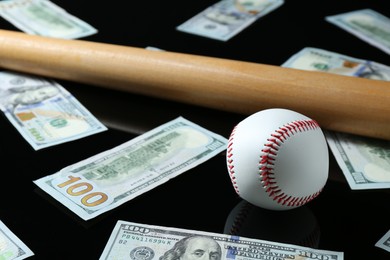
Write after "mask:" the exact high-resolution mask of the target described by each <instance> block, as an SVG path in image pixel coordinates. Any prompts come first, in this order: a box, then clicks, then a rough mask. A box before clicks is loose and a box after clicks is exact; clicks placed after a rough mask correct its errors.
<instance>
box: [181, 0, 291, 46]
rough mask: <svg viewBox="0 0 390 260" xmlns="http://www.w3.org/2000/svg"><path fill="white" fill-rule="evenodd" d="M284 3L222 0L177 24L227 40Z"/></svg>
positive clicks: (276, 0) (188, 30)
mask: <svg viewBox="0 0 390 260" xmlns="http://www.w3.org/2000/svg"><path fill="white" fill-rule="evenodd" d="M283 3H284V1H283V0H222V1H219V2H217V3H216V4H214V5H212V6H210V7H208V8H206V9H205V10H204V11H202V12H201V13H199V14H197V15H195V16H194V17H192V18H191V19H189V20H187V21H186V22H184V23H183V24H181V25H179V26H177V27H176V29H177V30H179V31H182V32H186V33H191V34H196V35H200V36H203V37H208V38H211V39H215V40H220V41H227V40H229V39H230V38H232V37H233V36H235V35H237V34H238V33H239V32H241V31H242V30H244V29H245V28H246V27H248V26H249V25H250V24H252V23H253V22H255V21H256V20H257V19H259V18H260V17H262V16H265V15H266V14H268V13H269V12H271V11H273V10H275V9H276V8H278V7H279V6H281V5H282V4H283Z"/></svg>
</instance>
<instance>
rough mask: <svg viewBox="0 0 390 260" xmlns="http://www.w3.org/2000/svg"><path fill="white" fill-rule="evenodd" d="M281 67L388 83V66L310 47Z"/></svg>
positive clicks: (389, 70) (389, 73)
mask: <svg viewBox="0 0 390 260" xmlns="http://www.w3.org/2000/svg"><path fill="white" fill-rule="evenodd" d="M281 66H282V67H287V68H295V69H302V70H311V71H322V72H328V73H334V74H340V75H346V76H353V77H360V78H368V79H378V80H386V81H390V67H389V66H386V65H383V64H380V63H377V62H373V61H369V60H363V59H357V58H353V57H349V56H346V55H342V54H339V53H336V52H331V51H326V50H322V49H317V48H311V47H306V48H303V49H302V50H301V51H299V52H298V53H296V54H295V55H293V56H292V57H291V58H289V59H288V60H287V61H286V62H285V63H283V64H282V65H281Z"/></svg>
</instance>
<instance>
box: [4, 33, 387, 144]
mask: <svg viewBox="0 0 390 260" xmlns="http://www.w3.org/2000/svg"><path fill="white" fill-rule="evenodd" d="M0 67H2V68H3V69H8V70H14V71H19V72H24V73H30V74H36V75H40V76H46V77H51V78H57V79H63V80H69V81H74V82H80V83H86V84H89V85H95V86H100V87H104V88H109V89H116V90H120V91H127V92H131V93H136V94H141V95H148V96H153V97H157V98H161V99H168V100H173V101H177V102H182V103H189V104H193V105H198V106H203V107H209V108H213V109H218V110H223V111H229V112H234V113H239V114H244V115H249V114H252V113H254V112H257V111H260V110H262V109H266V108H275V107H278V108H287V109H291V110H294V111H297V112H299V113H302V114H304V115H306V116H308V117H311V118H312V119H315V120H316V121H317V122H318V123H319V124H320V125H321V127H322V128H324V129H329V130H334V131H339V132H346V133H352V134H357V135H362V136H368V137H374V138H381V139H385V140H390V82H388V81H380V80H371V79H363V78H357V77H350V76H342V75H335V74H330V73H325V72H313V71H304V70H297V69H291V68H283V67H279V66H273V65H265V64H258V63H252V62H243V61H235V60H229V59H221V58H213V57H206V56H198V55H191V54H183V53H175V52H166V51H151V50H146V49H143V48H135V47H128V46H120V45H114V44H107V43H97V42H91V41H84V40H67V39H57V38H48V37H42V36H37V35H29V34H26V33H23V32H16V31H6V30H0Z"/></svg>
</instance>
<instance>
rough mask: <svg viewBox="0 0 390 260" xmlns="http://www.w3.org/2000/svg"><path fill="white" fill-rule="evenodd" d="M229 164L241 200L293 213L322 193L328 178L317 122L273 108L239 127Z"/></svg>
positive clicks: (325, 151)
mask: <svg viewBox="0 0 390 260" xmlns="http://www.w3.org/2000/svg"><path fill="white" fill-rule="evenodd" d="M226 163H227V168H228V173H229V176H230V179H231V181H232V184H233V187H234V189H235V191H236V193H237V194H238V195H239V196H240V197H241V198H242V199H244V200H246V201H248V202H249V203H252V204H253V205H255V206H258V207H262V208H265V209H270V210H288V209H293V208H297V207H299V206H302V205H304V204H306V203H308V202H309V201H311V200H313V199H314V198H316V197H317V196H318V195H319V194H320V193H321V191H322V189H323V188H324V186H325V184H326V181H327V179H328V169H329V155H328V146H327V143H326V140H325V136H324V134H323V132H322V130H321V128H320V126H319V125H318V123H317V122H316V121H315V120H313V119H311V118H309V117H307V116H305V115H302V114H300V113H297V112H295V111H292V110H288V109H281V108H272V109H266V110H262V111H259V112H257V113H254V114H252V115H250V116H248V117H247V118H245V119H244V120H242V121H241V122H239V123H238V124H237V125H236V126H235V127H234V129H233V131H232V132H231V135H230V137H229V142H228V147H227V152H226Z"/></svg>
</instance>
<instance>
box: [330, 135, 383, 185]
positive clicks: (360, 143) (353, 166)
mask: <svg viewBox="0 0 390 260" xmlns="http://www.w3.org/2000/svg"><path fill="white" fill-rule="evenodd" d="M325 136H326V140H327V142H328V144H329V147H330V149H331V151H332V153H333V155H334V156H335V159H336V161H337V163H338V165H339V166H340V168H341V170H342V172H343V174H344V176H345V178H346V179H347V181H348V184H349V186H350V187H351V189H353V190H361V189H386V188H390V141H385V140H379V139H373V138H368V137H362V136H356V135H351V134H346V133H338V132H331V131H326V132H325Z"/></svg>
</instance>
